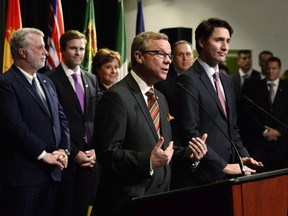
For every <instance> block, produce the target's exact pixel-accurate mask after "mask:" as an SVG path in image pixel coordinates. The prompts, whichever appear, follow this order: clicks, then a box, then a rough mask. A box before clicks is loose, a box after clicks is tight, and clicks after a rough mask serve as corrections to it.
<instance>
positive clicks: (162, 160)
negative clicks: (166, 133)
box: [150, 137, 174, 169]
mask: <svg viewBox="0 0 288 216" xmlns="http://www.w3.org/2000/svg"><path fill="white" fill-rule="evenodd" d="M163 143H164V138H163V137H160V138H159V141H158V143H157V144H156V145H155V147H154V148H153V150H152V152H151V157H150V160H151V165H152V168H153V169H154V168H156V167H162V166H166V165H168V164H169V162H170V161H171V158H172V156H173V153H174V149H173V141H170V142H169V145H168V147H167V148H166V149H165V150H163V149H162V145H163Z"/></svg>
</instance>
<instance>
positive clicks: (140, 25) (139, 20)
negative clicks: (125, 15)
mask: <svg viewBox="0 0 288 216" xmlns="http://www.w3.org/2000/svg"><path fill="white" fill-rule="evenodd" d="M137 1H138V11H137V22H136V35H138V34H139V33H141V32H144V31H145V26H144V17H143V9H142V0H137Z"/></svg>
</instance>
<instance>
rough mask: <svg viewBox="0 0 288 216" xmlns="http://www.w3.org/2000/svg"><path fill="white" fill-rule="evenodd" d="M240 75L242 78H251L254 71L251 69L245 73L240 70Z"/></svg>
mask: <svg viewBox="0 0 288 216" xmlns="http://www.w3.org/2000/svg"><path fill="white" fill-rule="evenodd" d="M239 74H240V77H243V76H244V75H247V76H248V77H250V76H251V74H252V69H250V70H249V71H247V72H246V73H244V72H243V70H242V69H239Z"/></svg>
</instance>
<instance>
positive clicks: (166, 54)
mask: <svg viewBox="0 0 288 216" xmlns="http://www.w3.org/2000/svg"><path fill="white" fill-rule="evenodd" d="M149 52H150V53H154V54H155V55H157V56H159V57H161V58H163V59H166V57H167V56H168V57H169V59H170V60H171V61H172V60H173V58H174V56H173V55H172V54H168V53H166V52H164V51H163V50H142V51H141V53H149Z"/></svg>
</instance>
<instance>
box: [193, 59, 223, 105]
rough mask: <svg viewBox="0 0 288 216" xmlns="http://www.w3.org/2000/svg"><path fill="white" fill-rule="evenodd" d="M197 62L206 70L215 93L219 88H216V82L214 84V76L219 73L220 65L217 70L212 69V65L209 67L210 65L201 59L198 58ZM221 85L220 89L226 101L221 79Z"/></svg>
mask: <svg viewBox="0 0 288 216" xmlns="http://www.w3.org/2000/svg"><path fill="white" fill-rule="evenodd" d="M197 61H198V62H199V63H200V64H201V66H202V67H203V68H204V70H205V72H206V74H207V75H208V77H209V79H210V81H211V83H212V85H213V86H214V89H215V91H217V88H216V86H215V82H214V77H213V75H214V73H215V72H217V73H219V66H218V64H217V66H216V69H215V68H213V67H211V66H210V65H208V64H207V63H206V62H204V61H203V60H201V59H200V58H197ZM219 79H220V76H219ZM219 83H220V89H221V92H222V94H223V97H224V100H226V97H225V93H224V88H223V86H222V82H221V79H220V82H219Z"/></svg>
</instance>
